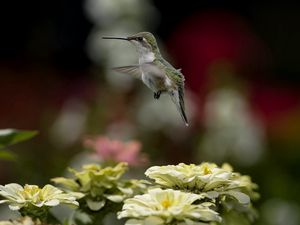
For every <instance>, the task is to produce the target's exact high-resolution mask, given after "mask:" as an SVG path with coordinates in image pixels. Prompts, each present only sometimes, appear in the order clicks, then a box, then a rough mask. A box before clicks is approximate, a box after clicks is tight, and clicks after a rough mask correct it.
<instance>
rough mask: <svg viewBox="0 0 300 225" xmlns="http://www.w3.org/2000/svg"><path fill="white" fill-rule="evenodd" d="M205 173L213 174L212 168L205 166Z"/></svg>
mask: <svg viewBox="0 0 300 225" xmlns="http://www.w3.org/2000/svg"><path fill="white" fill-rule="evenodd" d="M203 171H204V175H207V174H212V172H211V170H210V169H209V168H208V166H204V169H203Z"/></svg>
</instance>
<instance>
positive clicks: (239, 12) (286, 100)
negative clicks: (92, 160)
mask: <svg viewBox="0 0 300 225" xmlns="http://www.w3.org/2000/svg"><path fill="white" fill-rule="evenodd" d="M0 5H1V7H0V17H1V18H0V21H1V22H0V23H1V26H0V27H1V35H0V106H1V110H0V128H1V129H2V128H19V129H33V130H39V135H38V136H37V137H36V138H34V139H32V140H30V141H28V142H26V143H23V144H20V145H17V146H13V147H12V148H11V151H13V152H14V153H15V154H16V155H17V161H13V162H11V161H1V162H0V170H1V174H0V182H1V184H5V183H8V182H18V183H37V184H44V183H47V182H48V180H49V178H51V177H54V176H57V175H59V174H61V173H62V172H63V171H64V169H65V168H66V167H67V166H68V165H69V164H70V163H72V162H73V161H74V157H75V158H76V156H77V155H80V154H82V152H84V151H85V149H84V147H83V146H82V140H83V138H84V136H85V135H107V136H112V137H116V138H119V139H123V140H128V139H132V138H134V139H138V140H140V141H141V143H142V144H143V151H144V152H146V153H148V154H149V157H150V159H151V164H166V163H178V162H186V163H191V162H193V163H200V162H202V161H214V162H216V163H218V164H221V163H223V162H230V163H231V164H232V165H233V166H234V168H236V170H239V171H241V172H242V173H245V174H250V175H251V176H252V178H253V180H254V181H255V182H256V183H258V184H259V186H260V189H259V191H260V193H261V195H262V197H261V200H260V201H259V202H258V203H257V206H258V209H259V212H260V214H261V216H260V219H259V221H258V222H257V224H266V225H268V224H270V225H277V224H285V225H297V224H300V205H299V204H300V197H299V194H298V192H299V190H300V181H299V178H300V169H299V163H300V136H299V134H300V88H299V86H300V85H299V84H300V76H299V73H300V63H299V56H298V54H299V52H300V44H299V40H300V30H299V21H300V13H299V12H300V6H298V4H296V3H295V4H292V3H290V4H289V3H285V4H284V3H281V4H279V3H278V4H276V3H272V4H270V3H266V4H263V3H259V2H257V3H255V2H241V3H239V4H236V3H230V2H228V1H159V0H154V1H150V0H149V1H146V0H144V1H118V0H111V1H109V0H86V1H71V0H60V1H53V0H51V1H50V0H44V1H37V0H29V1H3V2H1V3H0ZM144 30H147V31H150V32H152V33H154V34H155V36H156V37H157V38H158V43H159V45H160V47H161V49H162V52H163V54H164V55H165V56H166V58H168V60H169V61H170V62H172V64H173V65H174V66H176V67H177V68H181V69H182V72H183V74H184V75H185V78H186V104H187V111H188V112H187V113H188V115H189V118H190V120H191V122H190V123H191V126H190V127H189V128H185V127H184V126H183V123H182V122H181V120H180V117H179V116H178V115H177V112H176V110H175V108H173V105H172V104H171V103H170V104H169V99H168V98H167V97H165V98H163V99H162V102H163V103H157V102H154V100H153V99H152V93H151V92H150V91H149V90H148V89H147V88H146V87H144V86H143V85H142V84H141V83H140V82H139V81H134V80H132V79H128V78H126V77H125V78H124V75H119V74H115V73H112V72H111V71H110V70H109V68H110V67H112V66H118V65H127V64H130V63H132V64H134V63H135V62H136V61H135V60H136V55H135V54H134V52H133V53H132V48H133V47H132V46H130V45H128V44H127V43H126V44H125V43H116V44H115V43H111V42H110V41H109V42H105V43H104V41H105V40H102V39H101V36H102V35H128V34H132V33H135V32H138V31H144ZM127 52H129V53H128V54H127ZM129 55H130V56H129ZM123 79H125V80H123ZM126 79H127V80H126ZM165 102H166V104H165Z"/></svg>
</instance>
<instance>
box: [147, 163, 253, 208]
mask: <svg viewBox="0 0 300 225" xmlns="http://www.w3.org/2000/svg"><path fill="white" fill-rule="evenodd" d="M145 174H146V176H148V177H149V178H151V179H154V180H155V183H157V184H159V185H161V186H163V187H166V188H173V189H179V190H184V191H188V192H193V193H196V194H202V195H203V193H205V194H206V195H207V197H209V198H217V197H219V196H220V195H227V196H231V197H233V198H235V199H236V200H238V201H239V202H240V203H242V204H248V203H249V202H250V197H249V195H250V196H251V195H255V194H254V193H255V192H254V191H253V189H255V188H256V185H255V184H253V183H252V182H251V180H250V179H249V177H247V176H241V175H240V174H238V173H234V172H232V168H231V167H230V166H229V165H228V164H226V166H224V167H218V166H217V165H216V164H214V163H201V164H200V165H195V164H190V165H186V164H184V163H180V164H178V165H168V166H153V167H150V168H149V169H148V170H147V171H146V172H145Z"/></svg>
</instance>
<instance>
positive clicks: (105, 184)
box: [52, 162, 146, 211]
mask: <svg viewBox="0 0 300 225" xmlns="http://www.w3.org/2000/svg"><path fill="white" fill-rule="evenodd" d="M127 168H128V165H127V163H125V162H123V163H119V164H117V165H116V166H114V167H110V166H109V167H104V168H102V167H101V166H100V165H97V164H88V165H84V166H83V168H82V170H81V171H76V170H73V169H70V172H71V173H73V175H74V176H75V178H64V177H57V178H54V179H52V181H53V182H55V183H57V184H62V185H63V186H64V187H65V188H67V189H69V190H71V191H76V192H81V193H84V194H85V197H84V198H83V200H84V201H85V202H86V204H87V206H88V208H89V209H90V210H93V211H98V210H100V209H101V208H103V207H104V206H105V204H106V202H107V201H110V202H113V203H120V202H122V201H123V200H124V199H126V198H128V197H131V196H132V195H134V194H135V192H136V191H139V190H140V189H144V188H145V187H146V186H145V184H144V183H143V181H137V180H121V179H120V178H121V177H122V175H123V174H124V173H125V171H126V170H127Z"/></svg>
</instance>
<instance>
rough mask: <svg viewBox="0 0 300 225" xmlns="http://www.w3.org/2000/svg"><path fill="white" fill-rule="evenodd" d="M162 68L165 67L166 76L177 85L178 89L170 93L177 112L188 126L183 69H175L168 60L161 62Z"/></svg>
mask: <svg viewBox="0 0 300 225" xmlns="http://www.w3.org/2000/svg"><path fill="white" fill-rule="evenodd" d="M160 62H161V64H162V65H161V66H164V68H165V71H166V75H167V76H168V77H169V78H170V79H171V80H172V81H173V82H175V84H176V87H177V88H174V89H172V90H171V91H169V95H170V96H171V99H172V101H173V102H174V104H175V105H176V108H177V110H178V111H179V113H180V115H181V117H182V119H183V121H184V123H185V125H186V126H188V125H189V124H188V120H187V116H186V114H185V106H184V76H183V74H182V73H181V69H178V70H177V69H175V68H174V67H173V66H172V65H171V64H170V63H168V62H167V61H166V60H161V61H160Z"/></svg>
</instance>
